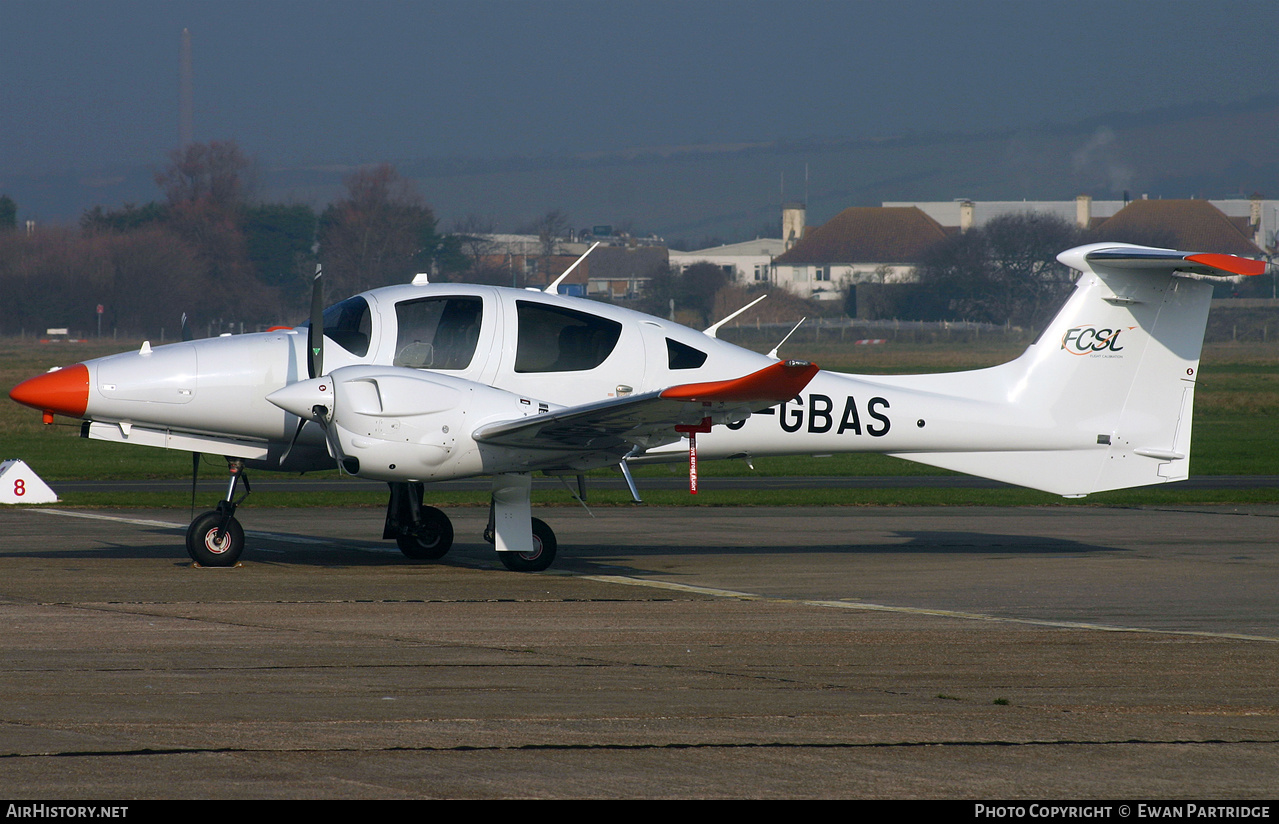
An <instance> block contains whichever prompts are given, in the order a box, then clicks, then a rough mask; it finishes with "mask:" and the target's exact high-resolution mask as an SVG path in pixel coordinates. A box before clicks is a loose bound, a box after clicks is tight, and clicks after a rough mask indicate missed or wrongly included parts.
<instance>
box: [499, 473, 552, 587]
mask: <svg viewBox="0 0 1279 824" xmlns="http://www.w3.org/2000/svg"><path fill="white" fill-rule="evenodd" d="M532 490H533V479H532V477H531V476H529V475H528V474H515V473H512V474H508V475H495V476H494V477H493V498H492V501H491V503H490V504H489V523H488V527H487V528H486V529H485V530H484V540H486V541H491V542H492V543H493V544H494V546H495V548H496V549H497V557H498V558H499V559H500V560H501V562H502V563H503V564H504V565H505V566H506V568H507V569H509V570H511V571H512V572H541V571H542V570H544V569H546V568H547V567H549V566H550V565H551V563H552V562H553V561H554V560H555V550H556V549H557V545H556V542H555V533H554V532H553V531H552V530H551V528H550V527H549V526H547V525H546V523H545V522H544V521H543V520H542V519H540V518H534V517H533V516H532V512H531V510H530V496H531V494H532ZM530 533H531V534H530Z"/></svg>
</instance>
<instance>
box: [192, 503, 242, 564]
mask: <svg viewBox="0 0 1279 824" xmlns="http://www.w3.org/2000/svg"><path fill="white" fill-rule="evenodd" d="M242 552H244V527H242V526H240V522H239V521H237V520H236V519H235V518H233V517H229V516H228V517H227V518H226V519H225V523H224V522H223V517H222V513H221V512H220V511H218V510H212V511H209V512H205V513H204V514H203V515H200V516H199V517H197V518H196V519H195V520H194V521H192V522H191V526H189V527H187V554H188V555H190V556H191V560H193V561H195V562H196V563H197V564H199V565H200V566H206V567H229V566H235V564H236V562H237V561H239V560H240V553H242Z"/></svg>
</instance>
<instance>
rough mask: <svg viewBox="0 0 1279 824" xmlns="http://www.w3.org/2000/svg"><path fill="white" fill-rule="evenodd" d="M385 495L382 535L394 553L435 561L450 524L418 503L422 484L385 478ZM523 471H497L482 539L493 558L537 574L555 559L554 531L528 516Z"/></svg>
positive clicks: (449, 541) (449, 542)
mask: <svg viewBox="0 0 1279 824" xmlns="http://www.w3.org/2000/svg"><path fill="white" fill-rule="evenodd" d="M387 486H389V487H390V488H391V499H390V500H389V501H387V504H386V526H385V527H384V528H383V530H382V537H383V538H384V539H387V540H394V541H395V543H396V545H397V546H399V548H400V552H403V553H404V555H405V556H406V557H408V558H412V559H414V560H438V559H439V558H443V557H444V555H445V553H447V552H448V551H449V548H450V547H452V546H453V524H452V523H451V522H450V521H449V518H448V516H447V515H445V514H444V513H443V512H441V511H440V510H438V509H436V508H435V507H432V506H425V505H423V503H422V493H423V491H424V486H423V484H421V483H417V482H388V483H387ZM531 491H532V479H531V478H530V477H529V476H528V475H523V474H514V475H498V476H496V477H495V478H494V479H493V498H492V502H491V503H490V505H489V522H488V526H487V527H486V528H485V530H484V540H486V541H488V542H489V543H491V544H493V545H494V546H495V548H496V549H497V551H498V552H497V557H498V558H499V559H501V561H502V563H503V564H504V565H505V566H506V568H507V569H510V570H513V571H515V572H541V571H542V570H544V569H546V568H547V567H549V566H550V565H551V563H552V562H553V561H554V560H555V551H556V548H557V545H556V541H555V532H554V531H552V530H551V528H550V527H549V526H547V525H546V523H545V522H544V521H542V520H541V519H540V518H534V517H532V512H531V511H530V506H529V495H530V493H531Z"/></svg>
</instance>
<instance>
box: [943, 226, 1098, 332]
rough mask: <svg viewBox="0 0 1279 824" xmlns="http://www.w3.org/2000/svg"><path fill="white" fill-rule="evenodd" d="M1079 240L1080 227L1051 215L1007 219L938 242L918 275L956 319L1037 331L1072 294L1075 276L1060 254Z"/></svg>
mask: <svg viewBox="0 0 1279 824" xmlns="http://www.w3.org/2000/svg"><path fill="white" fill-rule="evenodd" d="M1080 240H1081V233H1080V230H1079V229H1078V228H1077V227H1075V226H1074V225H1072V224H1070V223H1068V222H1066V221H1065V220H1062V219H1061V218H1058V217H1056V216H1053V215H1045V214H1038V213H1030V214H1018V215H1004V216H1002V217H998V218H995V219H994V220H991V221H990V222H988V223H987V224H986V225H985V226H982V227H980V228H977V229H971V230H969V231H967V232H963V233H961V234H957V235H952V236H950V237H948V238H946V239H945V240H943V241H940V242H939V243H937V244H935V245H934V246H933V247H932V248H931V249H929V250H928V251H927V252H926V253H925V256H924V260H923V261H922V263H921V264H920V267H919V270H918V276H919V280H920V282H921V283H922V284H924V286H925V287H926V289H927V290H928V292H929V293H930V296H932V297H937V298H939V299H941V300H944V301H946V303H947V304H948V306H949V313H950V315H951V316H952V317H954V318H956V319H962V320H976V321H985V322H988V323H1005V322H1010V323H1014V324H1016V325H1018V326H1027V327H1034V326H1037V325H1039V324H1041V323H1043V322H1044V321H1045V320H1047V319H1048V317H1049V316H1050V315H1051V314H1052V311H1053V310H1054V309H1055V308H1056V306H1057V304H1058V303H1059V302H1060V300H1061V298H1062V297H1063V296H1064V295H1065V294H1066V293H1067V292H1069V290H1070V285H1071V283H1072V282H1073V277H1072V275H1071V272H1070V270H1069V269H1068V268H1067V267H1065V266H1063V265H1062V264H1060V263H1058V262H1057V253H1058V252H1061V251H1062V250H1063V249H1069V248H1070V247H1071V246H1076V245H1078V244H1079V243H1080Z"/></svg>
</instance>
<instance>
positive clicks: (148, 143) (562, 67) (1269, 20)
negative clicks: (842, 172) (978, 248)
mask: <svg viewBox="0 0 1279 824" xmlns="http://www.w3.org/2000/svg"><path fill="white" fill-rule="evenodd" d="M1276 24H1279V3H1277V2H1275V0H1256V1H1255V2H1253V1H1251V0H1236V1H1233V2H1228V1H1223V0H1215V1H1212V2H1209V1H1208V0H1203V1H1202V2H1188V0H1162V1H1161V2H1147V1H1146V0H1131V1H1130V2H1120V1H1119V0H1108V1H1107V2H1100V1H1098V2H1089V0H1073V1H1072V2H1065V0H1061V2H1038V1H1036V0H1030V1H1028V2H1011V0H999V1H996V0H982V1H981V2H978V1H976V0H972V1H966V0H954V2H943V1H942V0H935V1H934V2H901V1H900V0H896V1H894V2H874V3H872V2H861V1H860V0H844V2H818V1H817V0H782V1H781V2H774V1H773V0H740V1H739V2H706V1H704V0H682V2H631V1H630V0H611V1H610V2H559V1H553V0H468V1H467V2H456V1H455V0H416V1H415V2H386V1H383V2H377V1H376V0H374V1H373V2H369V1H368V0H366V1H365V2H344V1H343V0H310V1H309V2H300V1H299V0H274V1H273V0H252V2H241V1H240V0H217V2H212V0H206V1H205V2H193V1H191V0H186V1H185V2H184V1H183V0H164V1H163V2H156V1H153V0H136V1H135V2H125V1H124V0H0V61H2V62H0V65H3V67H4V82H3V85H2V86H0V184H2V183H3V177H4V175H5V174H14V173H28V174H29V173H33V172H34V173H38V172H45V171H56V170H65V169H68V168H76V169H92V168H96V167H99V166H104V165H113V164H119V163H151V164H154V163H157V162H159V161H160V160H161V159H162V158H163V156H164V154H165V152H167V151H168V150H169V149H171V148H172V147H173V146H175V145H176V143H177V129H178V125H177V121H178V111H177V110H178V56H179V38H180V34H181V31H182V29H183V27H188V28H190V30H191V33H192V38H193V43H194V55H195V134H196V139H198V140H210V139H220V138H234V139H236V140H237V141H239V143H240V144H241V146H242V147H243V148H244V149H245V150H246V151H247V152H249V153H250V154H254V155H256V156H258V158H259V159H260V160H261V161H262V162H263V163H264V164H266V165H267V166H273V165H278V164H297V163H350V162H373V161H382V160H388V161H392V162H394V161H396V160H401V159H407V158H416V157H425V156H438V155H469V156H481V157H489V156H504V155H516V154H539V153H543V152H561V151H592V150H605V149H621V148H629V147H644V146H654V145H668V144H684V143H701V142H726V141H727V142H737V141H745V142H752V141H766V140H774V139H778V138H787V137H794V138H799V137H810V136H850V137H852V136H876V135H896V134H900V133H902V132H904V131H907V130H936V129H951V128H953V129H961V130H983V129H986V128H989V127H996V126H1030V125H1034V124H1037V123H1040V122H1043V121H1046V120H1062V121H1069V120H1076V119H1079V118H1082V117H1087V116H1089V115H1094V114H1101V113H1104V112H1109V111H1115V110H1121V111H1135V110H1141V109H1147V108H1152V107H1162V106H1170V105H1177V104H1184V103H1190V102H1196V101H1216V102H1232V101H1237V100H1243V99H1246V98H1249V97H1252V96H1254V95H1257V94H1260V93H1264V92H1271V91H1274V90H1275V84H1274V80H1275V77H1276V61H1275V56H1274V55H1275V49H1274V44H1275V42H1276V35H1277V34H1279V31H1277V29H1279V26H1277V25H1276Z"/></svg>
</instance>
